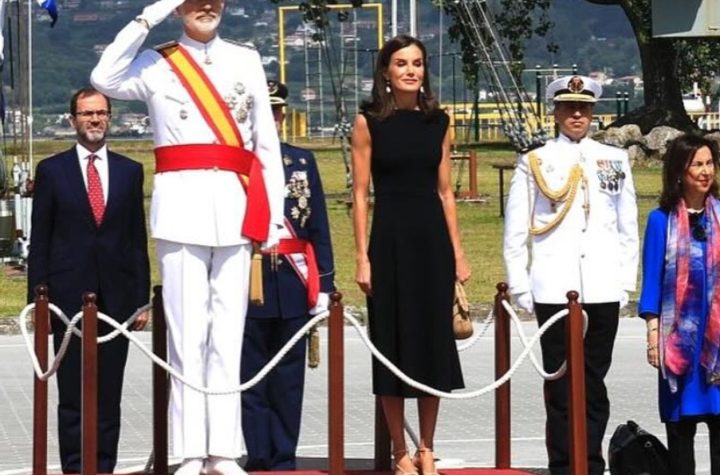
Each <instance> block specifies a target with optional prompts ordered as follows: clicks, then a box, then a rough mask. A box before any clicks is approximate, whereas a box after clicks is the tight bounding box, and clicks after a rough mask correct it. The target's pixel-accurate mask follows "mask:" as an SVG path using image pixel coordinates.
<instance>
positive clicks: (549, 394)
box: [503, 76, 638, 475]
mask: <svg viewBox="0 0 720 475" xmlns="http://www.w3.org/2000/svg"><path fill="white" fill-rule="evenodd" d="M601 93H602V88H601V86H600V84H598V83H597V82H596V81H594V80H592V79H591V78H588V77H584V76H567V77H563V78H560V79H557V80H555V81H553V82H552V83H550V84H549V86H548V88H547V97H548V98H553V102H554V107H555V109H554V117H555V122H556V123H557V125H558V127H559V131H560V135H559V136H558V137H557V138H555V139H553V140H550V141H548V143H546V144H545V145H544V146H542V147H539V148H536V149H534V150H531V151H529V152H528V153H526V154H523V155H522V156H521V157H520V159H519V160H518V163H517V168H516V171H515V174H514V175H513V178H512V183H511V186H510V194H509V197H508V204H507V213H506V217H505V235H504V244H503V255H504V259H505V267H506V270H507V277H508V281H509V284H510V291H511V293H512V294H513V296H514V297H515V299H516V303H517V304H518V305H519V306H521V307H523V308H524V309H526V310H527V311H529V312H532V311H533V310H534V311H535V314H536V316H537V320H538V324H539V325H542V324H543V323H544V322H545V321H547V320H548V319H549V318H550V317H551V316H552V315H554V314H555V313H556V312H558V311H559V310H562V309H563V308H565V305H566V303H567V297H566V293H567V292H568V291H570V290H576V291H578V292H579V293H580V302H581V303H582V306H583V308H584V310H585V311H586V312H587V313H588V316H589V328H588V332H587V335H586V337H585V371H586V373H585V378H586V393H587V433H588V466H589V471H590V474H591V475H596V474H602V473H603V471H604V468H605V461H604V460H603V456H602V439H603V435H604V433H605V428H606V426H607V421H608V417H609V412H610V403H609V401H608V398H607V390H606V388H605V383H604V378H605V375H606V374H607V372H608V370H609V368H610V363H611V359H612V350H613V344H614V341H615V334H616V332H617V326H618V315H619V310H620V307H622V306H624V305H625V304H627V301H628V292H631V291H633V290H635V284H636V278H637V265H638V226H637V205H636V200H635V187H634V185H633V180H632V173H631V170H630V164H629V162H628V157H627V154H626V153H625V151H623V150H621V149H619V148H615V147H611V146H608V145H603V144H600V143H598V142H596V141H594V140H592V139H591V138H589V137H588V136H587V135H588V130H589V128H590V122H591V120H592V109H593V104H594V103H595V102H596V101H597V99H598V97H600V95H601ZM541 346H542V354H543V364H544V366H545V368H546V370H548V371H555V370H557V369H558V367H559V366H560V364H561V363H562V362H563V361H564V360H565V331H564V320H560V322H558V323H557V324H555V325H553V326H552V327H551V328H550V330H549V331H548V332H547V333H545V334H544V335H543V337H542V339H541ZM566 390H567V380H566V378H561V379H560V380H558V381H546V382H545V409H546V413H547V421H546V434H547V435H546V447H547V452H548V465H549V469H550V472H551V473H552V474H553V475H559V474H563V475H564V474H568V473H569V472H568V464H569V455H568V430H567V424H568V420H567V393H566Z"/></svg>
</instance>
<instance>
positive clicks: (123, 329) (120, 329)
mask: <svg viewBox="0 0 720 475" xmlns="http://www.w3.org/2000/svg"><path fill="white" fill-rule="evenodd" d="M34 307H35V304H33V303H31V304H28V305H27V306H26V307H25V308H24V309H23V310H22V312H20V323H21V326H20V328H21V331H22V334H23V338H24V339H25V346H26V348H27V349H28V352H29V353H30V359H31V360H32V363H33V369H34V371H35V375H36V376H37V377H38V379H40V380H42V381H46V380H47V379H48V378H49V377H50V376H52V375H53V374H54V373H55V372H56V371H57V368H58V367H59V366H60V362H61V361H62V358H63V356H65V351H66V350H67V346H68V344H69V341H70V338H71V337H72V334H73V329H75V326H76V325H77V322H78V321H80V319H82V317H83V313H82V312H78V313H76V314H75V315H74V316H73V318H72V319H71V320H70V321H69V322H68V324H67V325H68V327H67V329H66V330H65V334H64V335H63V340H62V342H61V344H60V348H59V349H58V352H57V355H56V356H55V359H54V360H53V363H52V366H51V368H50V369H49V370H48V371H47V372H45V373H43V371H42V368H41V367H40V362H39V361H38V359H37V355H36V354H35V351H34V350H33V347H32V343H31V339H30V335H29V334H28V332H27V328H26V324H25V323H26V320H27V314H28V313H29V312H30V311H31V310H32V309H33V308H34ZM143 308H145V307H141V309H138V312H136V313H139V311H140V310H142V309H143ZM329 315H330V312H329V311H325V312H323V313H320V314H318V315H316V316H315V317H313V318H312V319H310V320H308V322H307V323H305V325H304V326H303V327H302V328H301V329H300V330H298V332H297V333H296V334H295V335H293V337H292V338H290V340H288V342H287V343H286V344H285V346H283V347H282V348H281V349H280V351H278V352H277V354H276V355H275V356H274V357H273V358H272V359H271V360H270V361H268V363H267V364H266V365H265V366H264V367H263V368H262V369H261V370H260V371H258V373H257V374H256V375H255V376H253V377H252V379H250V380H248V381H246V382H245V383H243V384H241V385H239V386H235V387H231V388H224V389H219V390H218V389H210V388H208V387H204V386H200V385H197V384H195V383H194V382H192V381H190V380H188V379H187V378H185V377H184V376H183V375H181V374H180V373H178V372H177V371H176V370H175V369H174V368H172V367H171V366H170V365H168V364H167V363H166V362H165V360H163V359H162V358H159V357H158V356H157V355H155V354H154V353H153V352H152V350H149V349H148V348H147V347H146V346H145V345H144V344H143V343H142V342H141V341H140V340H139V339H138V338H137V337H136V336H135V335H134V334H133V333H131V332H130V331H128V330H127V326H126V325H125V324H121V323H118V322H117V321H115V320H114V319H112V318H111V317H109V316H107V315H105V314H104V313H102V312H98V313H97V317H98V320H102V321H103V322H105V323H107V324H109V325H110V326H112V327H113V328H115V329H116V332H113V333H115V334H116V335H117V334H122V335H124V336H125V337H126V338H127V339H128V340H130V342H132V343H133V344H134V345H135V346H137V347H138V349H140V351H142V352H143V354H145V356H147V357H148V358H150V360H152V362H153V363H155V364H156V365H158V366H160V367H161V368H163V369H164V370H165V371H166V372H168V373H169V374H170V375H171V376H172V377H173V378H175V379H177V380H179V381H181V382H182V383H183V384H185V385H186V386H188V387H189V388H192V389H194V390H195V391H198V392H201V393H203V394H208V395H227V394H234V393H239V392H241V391H246V390H247V389H249V388H251V387H253V386H255V385H256V384H257V383H258V382H259V381H260V380H262V379H263V378H264V377H265V376H266V375H267V373H269V372H270V371H272V369H273V368H274V367H275V366H277V364H278V362H279V361H280V360H281V359H282V358H283V357H284V356H285V354H287V352H288V351H290V349H291V348H292V347H293V346H294V345H295V343H297V342H298V341H299V340H300V339H301V338H303V337H304V336H305V333H307V331H308V330H310V328H312V326H313V325H315V324H316V323H318V322H320V321H322V320H324V319H326V318H327V317H328V316H329ZM108 335H110V334H108ZM98 342H99V339H98Z"/></svg>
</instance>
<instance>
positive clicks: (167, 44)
mask: <svg viewBox="0 0 720 475" xmlns="http://www.w3.org/2000/svg"><path fill="white" fill-rule="evenodd" d="M177 45H178V42H177V41H175V40H172V41H166V42H165V43H160V44H159V45H157V46H153V49H154V50H155V51H157V52H158V53H159V52H161V51H162V50H164V49H167V48H172V47H174V46H177Z"/></svg>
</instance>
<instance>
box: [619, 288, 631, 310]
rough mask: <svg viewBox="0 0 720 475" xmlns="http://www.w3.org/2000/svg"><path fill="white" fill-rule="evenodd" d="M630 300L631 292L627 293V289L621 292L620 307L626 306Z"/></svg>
mask: <svg viewBox="0 0 720 475" xmlns="http://www.w3.org/2000/svg"><path fill="white" fill-rule="evenodd" d="M628 302H630V294H629V293H627V292H626V291H625V290H623V291H621V292H620V308H625V306H626V305H627V304H628Z"/></svg>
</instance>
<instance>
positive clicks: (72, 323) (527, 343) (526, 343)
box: [19, 302, 587, 399]
mask: <svg viewBox="0 0 720 475" xmlns="http://www.w3.org/2000/svg"><path fill="white" fill-rule="evenodd" d="M51 305H52V304H51ZM503 305H504V306H505V308H506V310H508V313H509V315H510V317H511V319H512V321H513V322H514V323H515V326H516V327H517V329H518V335H519V336H520V341H521V342H522V344H523V347H524V349H523V351H522V352H521V353H520V356H519V357H518V358H517V360H515V363H513V365H512V366H511V367H510V369H509V370H508V371H507V372H506V373H505V374H504V375H502V376H501V377H500V378H499V379H498V380H496V381H494V382H493V383H491V384H489V385H487V386H485V387H483V388H480V389H477V390H475V391H469V392H461V393H451V392H446V391H440V390H437V389H435V388H432V387H430V386H428V385H426V384H423V383H420V382H418V381H416V380H414V379H412V378H410V377H409V376H407V375H406V374H405V373H403V372H402V371H401V370H400V369H399V368H398V367H397V366H395V365H394V364H393V363H392V362H391V361H390V360H389V359H387V357H386V356H385V355H383V354H382V353H381V352H380V350H378V349H377V348H376V347H375V345H374V344H373V343H372V342H371V341H370V337H369V336H368V334H367V331H365V330H364V329H363V326H362V324H361V323H360V322H359V321H358V320H357V319H356V318H355V317H354V316H352V315H350V314H347V313H346V314H343V318H344V319H345V320H346V321H348V322H349V323H350V324H351V325H352V326H353V328H354V329H355V331H356V332H357V333H358V335H359V336H360V339H361V340H362V341H363V343H365V346H366V347H367V348H368V349H369V350H370V353H372V355H373V356H374V357H375V358H377V360H378V361H379V362H380V363H382V364H383V365H385V367H386V368H387V369H388V370H390V372H392V373H393V374H394V375H395V376H396V377H397V378H399V379H400V380H402V381H403V382H404V383H405V384H407V385H408V386H411V387H413V388H415V389H417V390H420V391H423V392H425V393H427V394H429V395H431V396H436V397H442V398H446V399H472V398H475V397H479V396H482V395H484V394H487V393H488V392H491V391H494V390H495V389H497V388H498V387H500V386H502V385H503V384H505V383H506V382H507V381H508V380H509V379H510V378H511V377H512V375H513V374H514V373H515V371H517V369H518V368H519V367H520V365H521V364H522V363H523V361H525V359H526V358H527V357H528V356H530V359H531V361H532V362H533V365H534V366H535V369H536V370H537V371H538V373H540V375H541V376H542V377H543V378H545V379H557V378H559V377H561V376H562V375H563V374H564V372H565V368H566V364H565V363H563V365H562V366H561V367H560V369H559V370H558V371H556V372H555V373H550V374H549V373H546V372H545V371H544V370H543V369H542V368H541V366H540V365H539V363H538V362H537V360H536V358H535V355H534V354H533V353H532V348H533V346H534V345H535V344H536V343H537V342H538V340H539V339H540V337H541V336H542V335H543V334H544V333H545V332H546V331H547V329H548V328H550V327H551V326H552V325H554V324H555V322H557V321H558V320H560V319H561V318H564V317H565V316H567V315H568V313H569V311H568V310H567V309H564V310H561V311H559V312H557V313H556V314H555V315H553V316H552V317H550V318H549V319H548V320H547V321H546V322H545V323H544V324H543V325H542V326H540V328H538V330H537V332H536V333H535V334H534V335H533V336H532V337H531V338H530V340H527V337H526V336H525V334H524V332H523V330H522V328H521V322H520V319H519V318H518V316H517V314H516V313H515V312H514V310H513V309H512V307H510V306H509V304H508V303H507V302H503ZM52 307H54V308H57V307H55V306H54V305H53V306H52ZM148 307H149V305H145V306H143V307H141V308H140V309H138V310H137V311H136V312H135V314H133V317H136V316H137V315H138V314H139V313H141V312H142V311H144V310H145V309H147V308H148ZM33 308H35V304H34V303H31V304H29V305H27V306H26V307H25V308H24V309H23V310H22V312H21V313H20V316H19V319H20V329H21V331H22V335H23V338H24V339H25V344H26V348H27V349H28V352H29V353H30V358H31V360H32V363H33V368H34V371H35V375H36V376H37V377H38V378H39V379H40V380H43V381H45V380H47V379H48V378H49V377H50V376H52V375H53V374H54V373H55V372H56V371H57V368H58V367H59V366H60V362H61V361H62V358H63V357H64V355H65V351H66V350H67V346H68V344H69V341H70V338H71V337H72V335H73V334H75V330H77V329H76V328H75V327H76V325H77V322H78V321H80V319H81V318H82V317H83V313H82V312H78V313H77V314H75V315H74V316H73V318H72V319H71V320H69V321H68V322H67V329H66V330H65V334H64V335H63V340H62V342H61V344H60V348H59V350H58V352H57V354H56V356H55V359H54V360H53V363H52V365H51V367H50V369H49V370H48V371H47V372H43V371H42V368H40V363H39V362H38V359H37V355H36V354H35V352H34V350H33V348H32V344H31V341H30V336H29V334H28V332H27V328H26V327H27V325H26V322H27V315H28V313H29V312H30V311H31V310H32V309H33ZM53 311H55V310H53ZM58 312H59V313H57V314H58V316H60V315H63V316H64V314H62V311H60V310H59V309H58ZM329 316H330V312H329V311H328V310H326V311H324V312H322V313H319V314H318V315H315V316H314V317H313V318H311V319H310V320H308V321H307V323H305V325H304V326H303V327H302V328H301V329H300V330H298V332H297V333H295V335H293V336H292V338H290V340H288V341H287V343H285V345H284V346H283V347H282V348H281V349H280V350H279V351H278V352H277V354H276V355H275V356H274V357H273V358H272V359H271V360H270V361H269V362H268V363H267V364H266V365H265V366H264V367H263V368H262V369H261V370H260V371H258V373H257V374H256V375H255V376H253V377H252V378H251V379H250V380H248V381H246V382H245V383H242V384H240V385H239V386H235V387H231V388H223V389H210V388H208V387H204V386H200V385H197V384H195V383H194V382H192V381H189V380H188V379H187V378H185V377H184V376H183V375H181V374H179V373H178V372H177V371H176V370H175V369H174V368H172V367H171V366H170V365H168V364H167V363H166V362H165V361H164V360H163V359H161V358H159V357H158V356H156V355H155V354H153V353H152V351H151V350H149V349H148V348H147V347H146V346H145V345H143V343H142V342H140V341H139V340H138V339H137V338H136V337H135V335H133V334H132V333H131V332H129V331H128V330H127V326H128V325H129V323H128V322H125V323H122V324H121V323H118V322H117V321H115V320H114V319H112V318H110V317H109V316H107V315H105V314H104V313H102V312H98V313H97V317H98V319H99V320H102V321H104V322H105V323H107V324H109V325H110V326H112V327H113V328H115V331H113V332H112V333H110V334H108V335H105V336H104V337H103V338H105V341H108V340H109V339H110V338H107V337H108V336H109V335H114V336H117V335H119V334H122V335H123V336H125V337H126V338H127V339H128V340H129V341H130V342H132V343H133V344H134V345H135V346H137V347H138V349H139V350H140V351H142V352H143V353H144V354H145V356H147V357H148V358H150V360H152V362H153V363H155V364H157V365H158V366H160V367H161V368H163V369H164V370H165V371H166V372H168V373H169V374H170V375H171V376H172V377H173V378H175V379H176V380H178V381H181V382H182V383H183V384H185V385H186V386H188V387H190V388H192V389H193V390H195V391H198V392H201V393H203V394H207V395H228V394H234V393H238V392H242V391H246V390H247V389H249V388H251V387H253V386H255V385H256V384H257V383H258V382H259V381H261V380H262V379H263V378H264V377H265V376H266V375H267V373H269V372H270V371H272V369H273V368H274V367H275V366H276V365H277V363H278V362H279V361H280V360H281V359H282V358H283V357H284V356H285V355H286V354H287V352H288V351H290V349H291V348H292V347H293V346H294V345H295V344H296V343H297V342H298V341H299V340H300V339H301V338H303V337H304V336H305V333H307V331H308V330H309V329H310V328H312V327H313V326H314V325H316V324H317V323H319V322H321V321H322V320H325V319H326V318H328V317H329ZM583 316H584V325H583V330H584V331H587V314H585V312H583ZM60 318H61V319H62V317H60ZM131 318H132V317H131ZM492 319H493V314H492V312H490V314H489V315H488V317H487V318H486V319H485V321H484V322H483V324H484V325H485V327H484V328H483V330H482V332H478V335H477V336H476V337H475V338H474V339H472V340H471V341H470V342H468V343H467V344H465V345H463V346H462V349H467V348H469V347H470V346H472V345H473V344H474V343H475V342H476V341H477V340H478V339H479V338H480V336H481V335H482V334H484V333H485V331H487V328H488V327H489V325H490V322H491V321H492ZM66 320H67V317H65V319H63V321H66ZM80 335H82V333H81V334H80ZM114 336H113V337H114ZM100 340H101V338H98V343H100ZM458 349H460V347H459V348H458Z"/></svg>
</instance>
